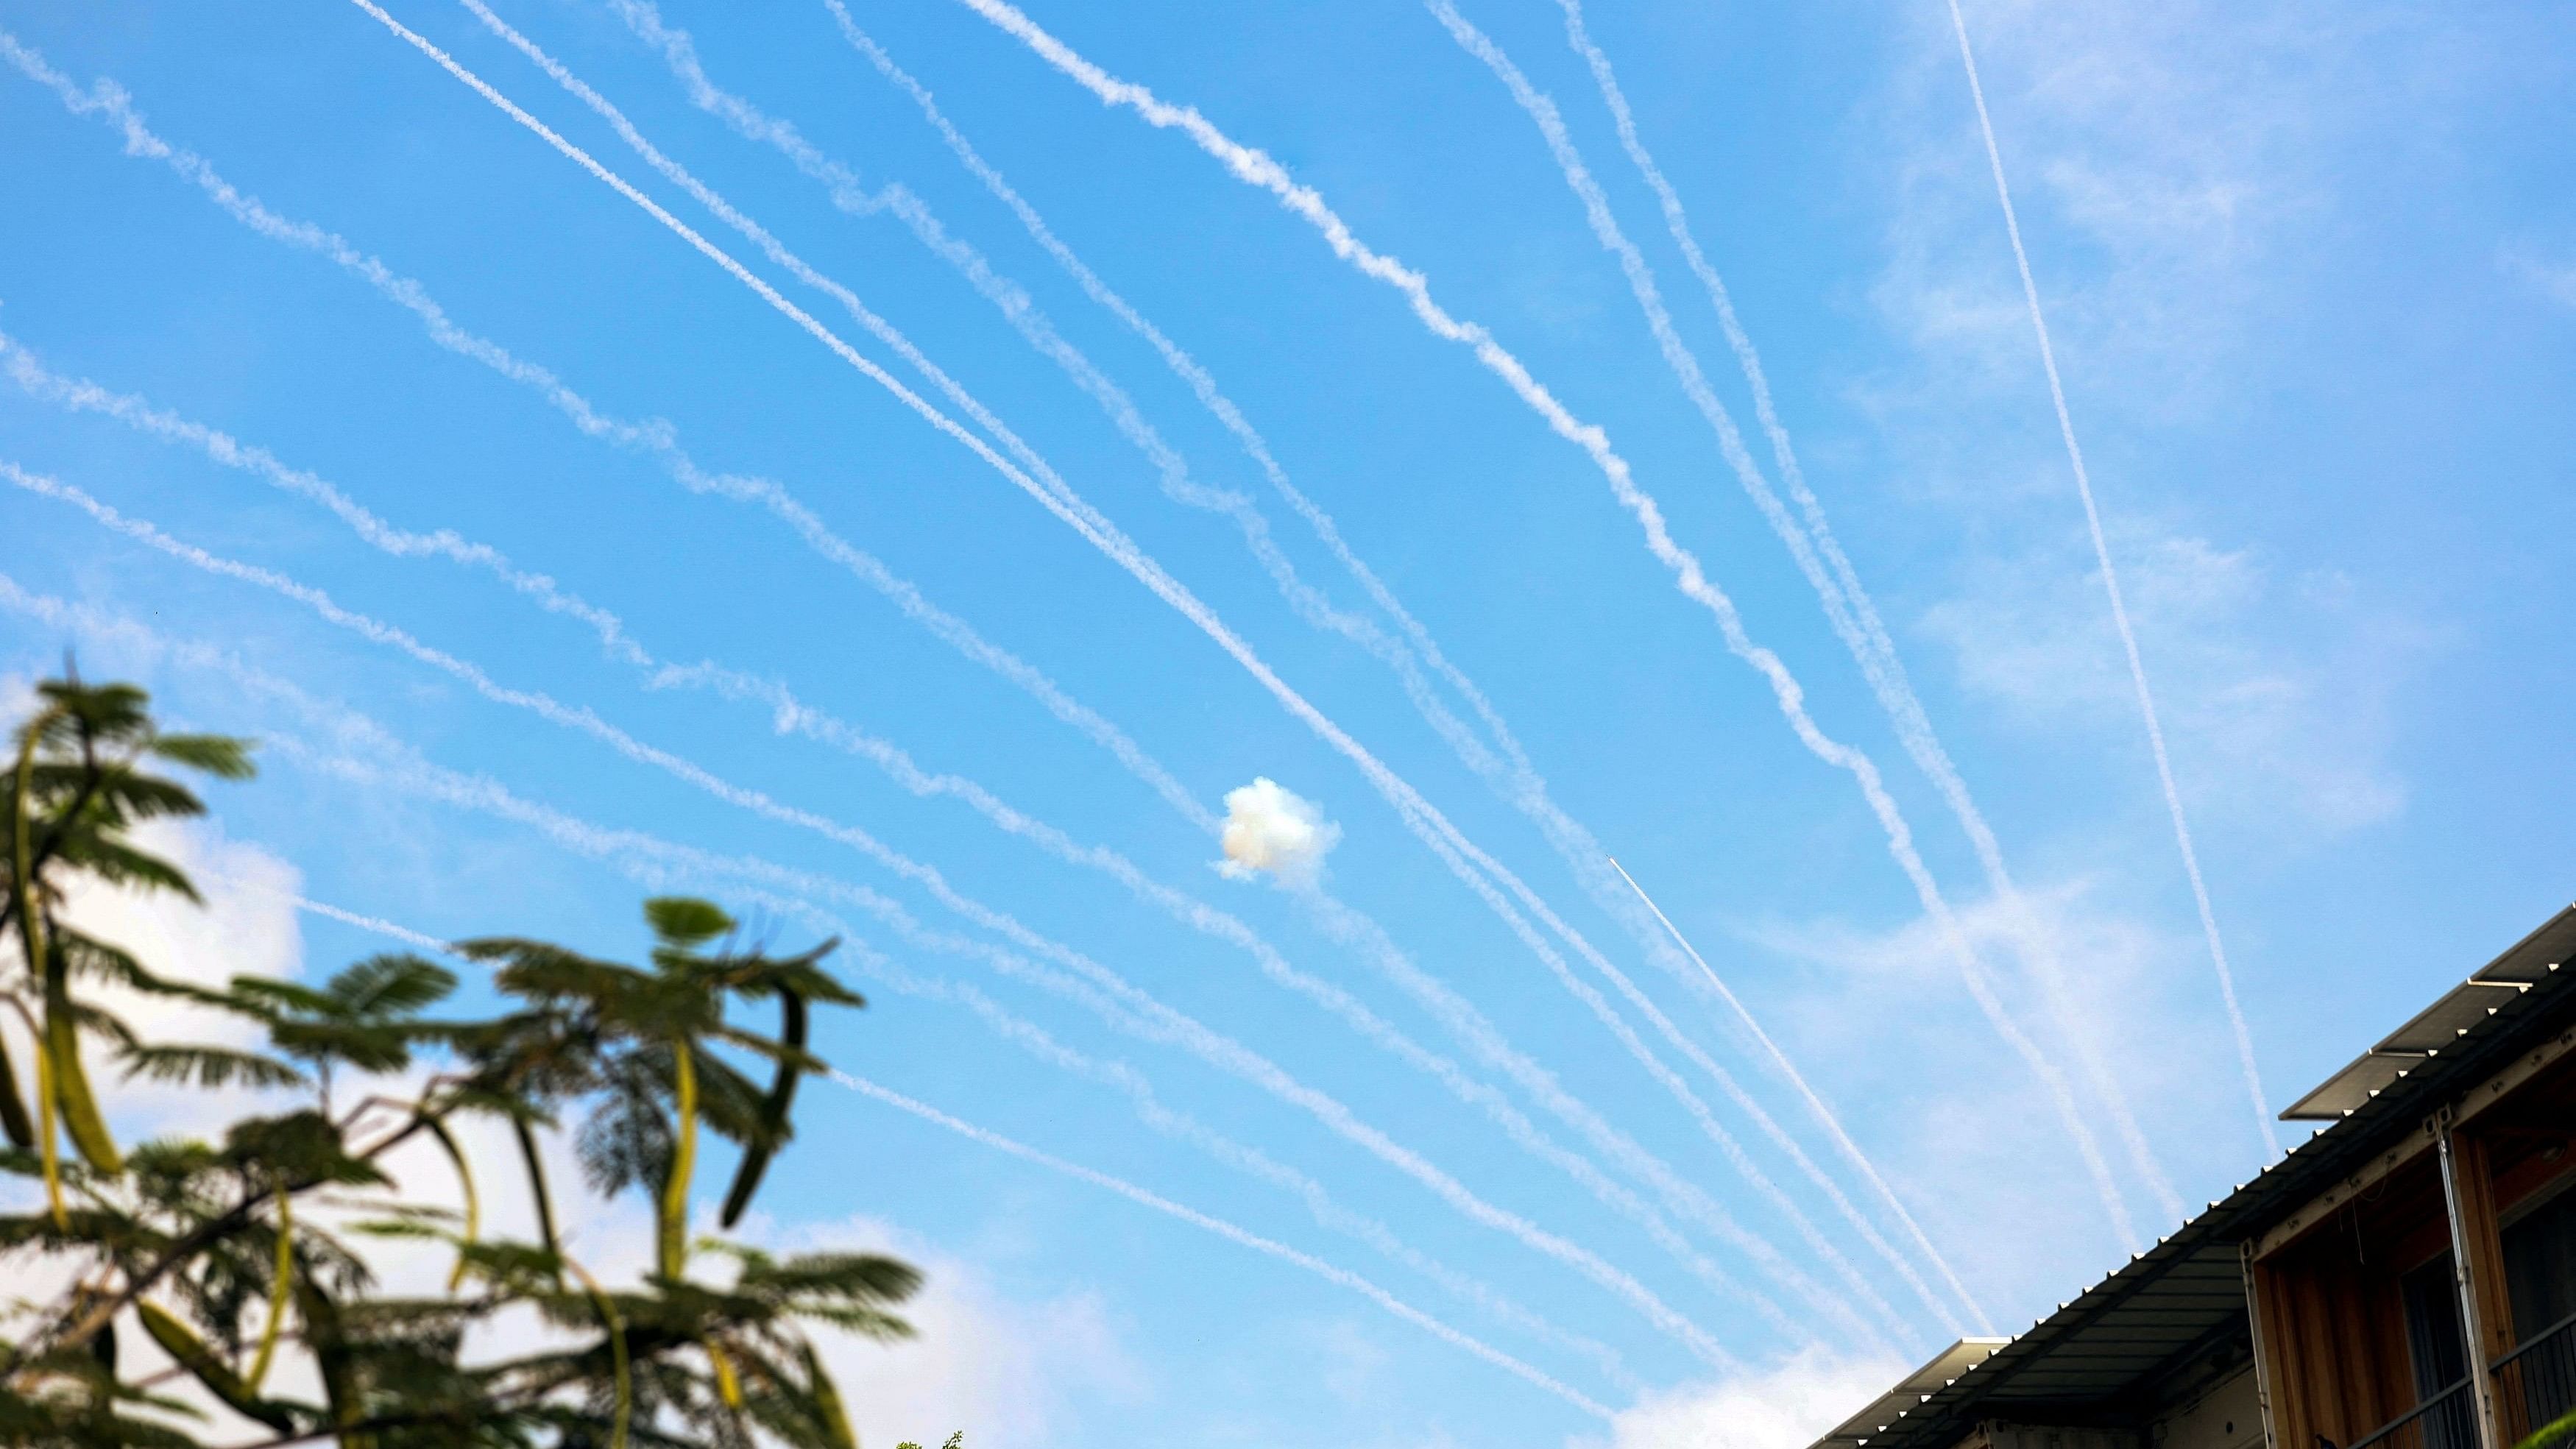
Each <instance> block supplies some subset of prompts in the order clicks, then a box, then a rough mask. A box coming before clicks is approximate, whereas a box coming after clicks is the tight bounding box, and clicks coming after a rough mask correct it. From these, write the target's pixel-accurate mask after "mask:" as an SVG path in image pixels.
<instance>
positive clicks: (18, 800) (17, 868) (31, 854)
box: [9, 706, 71, 1231]
mask: <svg viewBox="0 0 2576 1449" xmlns="http://www.w3.org/2000/svg"><path fill="white" fill-rule="evenodd" d="M60 712H61V711H60V707H59V706H57V707H56V708H55V709H51V710H47V711H45V712H44V713H43V714H40V715H38V716H36V717H35V718H34V719H32V720H29V721H28V722H27V737H26V739H25V740H24V741H22V742H21V743H20V744H19V746H18V769H17V772H16V773H15V774H13V775H11V776H10V777H9V850H10V854H9V887H10V892H11V894H12V895H13V896H14V897H15V905H16V907H17V911H18V944H19V946H20V947H22V948H23V949H24V950H25V952H26V956H27V979H28V980H30V981H37V980H42V979H44V976H45V958H46V954H47V953H46V951H45V916H44V912H43V911H42V910H41V909H39V907H40V906H42V904H43V902H42V901H41V900H40V899H39V897H38V892H37V890H36V865H35V857H36V832H35V828H34V823H33V822H32V821H31V820H30V819H29V818H28V814H27V790H28V779H29V777H30V776H31V775H33V774H34V773H35V766H36V741H37V739H38V737H40V736H41V735H43V734H44V732H45V726H46V725H48V724H50V723H52V722H53V718H54V716H55V715H56V714H58V713H60ZM29 1025H30V1026H31V1027H33V1026H34V1023H32V1022H31V1023H29ZM50 1025H51V1022H50V1021H49V1022H48V1023H47V1026H50ZM35 1034H36V1116H37V1118H38V1128H37V1131H38V1138H39V1141H40V1143H41V1144H42V1145H41V1148H40V1151H41V1152H42V1154H43V1156H44V1160H45V1202H46V1204H47V1205H48V1206H49V1207H51V1208H52V1209H53V1214H54V1226H55V1227H57V1228H60V1229H63V1230H64V1231H69V1230H70V1227H71V1223H70V1220H69V1219H68V1218H67V1217H66V1216H65V1215H64V1213H63V1172H62V1161H61V1158H60V1157H59V1156H58V1155H57V1154H58V1153H59V1152H60V1150H61V1149H60V1148H59V1147H58V1146H57V1145H56V1142H55V1138H54V1074H53V1071H52V1070H51V1064H52V1059H53V1058H52V1050H51V1043H50V1034H49V1033H48V1032H47V1031H46V1030H45V1029H44V1028H42V1027H38V1028H35ZM13 1095H14V1094H13Z"/></svg>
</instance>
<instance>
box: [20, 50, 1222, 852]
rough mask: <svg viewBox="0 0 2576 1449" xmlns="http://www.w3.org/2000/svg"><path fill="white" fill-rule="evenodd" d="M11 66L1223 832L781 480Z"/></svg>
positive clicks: (1142, 758) (39, 68)
mask: <svg viewBox="0 0 2576 1449" xmlns="http://www.w3.org/2000/svg"><path fill="white" fill-rule="evenodd" d="M0 59H6V60H7V61H8V62H9V63H10V64H11V65H12V66H13V67H14V68H16V69H17V70H18V71H19V72H20V73H21V74H23V75H25V76H26V77H27V78H28V79H30V80H32V81H34V82H35V83H36V84H38V85H41V86H43V87H45V88H46V89H48V90H50V91H52V92H53V93H54V95H55V96H56V98H57V99H59V100H60V101H61V102H62V104H63V106H64V107H65V109H67V110H69V111H71V112H72V113H73V114H74V115H78V116H84V117H89V118H92V119H97V120H100V121H103V122H104V123H106V124H107V125H109V126H110V127H112V128H114V129H115V130H117V131H118V132H119V133H121V134H122V135H123V137H124V139H125V150H126V154H128V155H131V156H136V157H140V158H143V159H146V160H153V161H158V162H160V163H162V164H163V165H165V166H167V167H169V168H170V169H171V170H172V171H173V172H175V173H176V174H177V175H178V176H179V177H180V178H181V179H183V180H185V181H187V182H188V183H190V184H191V185H193V186H195V187H197V189H198V190H200V191H202V192H204V193H205V195H206V196H207V198H208V199H209V200H211V201H213V202H214V203H215V204H216V205H217V206H218V207H220V208H222V209H223V211H224V212H225V213H226V214H228V215H230V216H231V217H232V218H233V219H234V220H236V221H238V222H240V223H241V224H242V225H244V226H246V227H248V228H250V229H251V230H252V231H254V232H256V233H258V234H259V235H261V236H264V237H267V238H269V239H270V240H272V241H276V242H278V243H280V244H282V245H285V246H291V247H294V248H297V249H298V250H302V251H307V252H312V253H314V254H317V255H319V256H321V257H323V258H325V259H326V260H328V261H330V262H331V263H332V264H333V265H335V266H337V267H339V268H340V269H341V270H343V271H346V272H348V273H349V274H351V275H352V276H355V277H357V278H358V279H359V280H360V281H363V282H365V283H366V284H367V286H368V287H369V288H370V289H372V290H373V291H375V292H376V293H377V294H378V295H379V296H381V297H383V298H384V299H385V300H387V301H389V302H391V303H393V304H394V305H395V306H398V307H400V308H402V309H403V310H405V311H407V312H410V313H411V314H412V315H413V316H415V317H417V318H418V319H419V320H420V323H421V327H422V329H423V331H425V332H426V333H427V334H428V336H429V338H430V340H431V341H432V342H434V343H436V344H437V345H438V346H440V347H442V348H444V349H446V350H448V351H450V352H453V353H455V354H457V355H458V356H460V357H464V358H467V359H470V360H472V361H474V362H477V363H480V364H482V365H483V366H485V367H487V368H489V369H491V370H492V371H493V372H495V373H498V374H499V375H501V376H502V377H504V378H507V379H508V380H510V381H511V382H514V383H517V384H519V385H520V386H522V387H526V388H528V389H530V390H531V391H533V392H535V393H537V394H538V395H539V396H541V397H543V398H544V399H545V400H546V402H547V404H548V405H549V406H551V407H553V408H554V409H555V410H556V411H557V412H559V413H561V414H563V416H564V417H565V418H566V420H568V421H569V422H571V423H572V425H573V426H574V427H575V428H576V429H578V430H579V431H580V432H581V433H582V434H583V435H584V436H587V437H591V438H594V439H597V440H599V441H602V442H605V443H608V444H610V445H612V446H615V447H618V448H621V449H626V450H629V451H633V452H639V453H642V454H645V455H647V456H649V457H650V458H652V459H653V460H654V461H655V462H656V463H657V464H659V465H660V466H661V467H662V469H663V470H664V471H665V472H666V473H667V474H668V475H669V476H670V477H671V479H672V480H673V481H674V482H677V483H678V484H680V485H681V486H682V487H683V488H685V489H687V490H688V491H690V492H692V493H700V494H711V495H714V496H716V497H720V498H724V499H727V500H730V501H732V502H736V503H746V504H750V505H752V506H755V507H758V508H760V509H763V510H764V511H766V512H768V513H769V514H770V515H771V516H772V517H775V518H777V519H778V520H779V521H780V522H782V523H784V524H786V525H787V526H788V528H789V529H791V530H792V531H794V532H795V534H796V535H797V537H798V538H799V539H800V540H802V541H803V542H804V543H805V545H806V546H807V547H809V548H811V549H812V550H813V551H814V552H816V553H817V554H819V555H821V556H822V557H823V558H825V559H826V560H828V561H830V562H831V563H833V564H835V565H837V566H838V567H840V568H842V569H843V570H845V571H846V572H848V573H849V574H850V575H851V576H852V577H854V578H856V579H858V580H859V581H860V582H861V583H863V584H865V585H867V586H868V587H869V588H870V589H872V590H874V591H875V592H876V593H878V594H879V595H881V596H882V597H884V598H885V599H886V601H887V602H889V603H891V604H893V605H894V606H895V608H896V609H897V610H898V611H900V612H901V613H902V614H903V615H904V617H905V618H907V619H909V620H911V621H912V622H914V623H915V624H918V625H919V626H921V627H922V628H924V629H926V630H928V631H929V632H930V633H931V634H932V635H933V636H934V637H936V638H938V639H939V640H940V641H941V642H942V643H945V644H947V645H948V646H949V647H950V648H952V649H955V650H956V651H957V652H958V653H959V654H961V655H964V656H965V657H966V658H967V659H969V660H971V661H972V662H974V663H975V664H977V665H980V666H982V667H983V668H985V669H988V670H990V671H992V672H993V673H995V674H997V675H1000V676H1001V677H1002V678H1004V679H1006V680H1008V681H1010V682H1011V683H1012V684H1013V685H1015V686H1017V687H1018V688H1019V689H1021V690H1022V691H1023V692H1025V693H1027V694H1028V695H1030V696H1031V697H1032V698H1034V699H1035V700H1037V701H1038V703H1039V704H1040V705H1041V706H1042V707H1044V708H1045V709H1046V710H1047V712H1048V713H1050V714H1052V715H1054V716H1055V717H1056V718H1057V719H1059V720H1061V721H1063V722H1064V723H1065V724H1068V725H1070V726H1072V727H1073V728H1074V729H1075V730H1077V731H1079V732H1080V733H1082V734H1083V735H1084V736H1085V737H1086V738H1088V739H1090V740H1091V741H1092V742H1093V743H1094V744H1097V745H1098V746H1100V748H1102V749H1103V750H1106V751H1107V752H1109V753H1110V754H1111V755H1112V756H1113V757H1115V758H1116V759H1117V760H1118V762H1119V763H1120V765H1121V766H1123V767H1124V768H1125V769H1126V770H1127V771H1128V773H1130V774H1132V775H1134V776H1135V777H1136V778H1137V779H1138V780H1140V781H1142V782H1143V783H1144V784H1145V785H1147V786H1148V787H1149V788H1151V789H1152V790H1153V791H1154V792H1155V793H1156V794H1157V795H1159V796H1161V797H1162V798H1163V800H1164V802H1165V803H1166V804H1169V805H1170V806H1171V807H1172V808H1173V809H1174V810H1176V811H1179V812H1180V813H1181V814H1182V815H1184V816H1186V817H1187V818H1189V819H1190V820H1191V821H1193V822H1194V823H1196V824H1197V825H1198V826H1199V827H1200V828H1201V829H1202V830H1203V831H1204V832H1205V833H1207V834H1210V835H1213V834H1215V833H1216V830H1217V818H1216V816H1215V814H1214V813H1213V812H1211V811H1210V810H1209V809H1208V808H1207V806H1206V805H1205V804H1204V803H1202V802H1201V801H1200V800H1199V798H1198V796H1197V795H1196V794H1195V793H1194V792H1192V791H1191V790H1190V789H1188V788H1187V787H1186V786H1184V785H1182V784H1181V783H1180V781H1179V780H1178V779H1176V778H1174V777H1173V775H1172V773H1171V772H1170V771H1169V770H1168V769H1166V768H1164V767H1163V766H1162V765H1161V764H1160V763H1158V762H1157V761H1155V760H1154V759H1153V757H1152V756H1150V755H1148V754H1146V753H1145V751H1144V749H1143V748H1142V747H1141V746H1140V745H1138V744H1137V743H1136V741H1135V740H1133V739H1131V738H1129V737H1128V736H1127V734H1126V733H1125V732H1124V731H1122V730H1120V729H1119V728H1118V727H1117V726H1116V725H1114V724H1111V723H1110V722H1109V721H1108V720H1107V719H1106V718H1104V717H1103V716H1102V715H1100V714H1099V712H1098V711H1096V710H1093V709H1091V708H1090V707H1088V706H1086V705H1083V704H1081V703H1080V702H1078V701H1076V700H1075V699H1073V698H1072V696H1070V695H1068V694H1067V693H1066V692H1065V691H1064V690H1063V688H1062V687H1060V686H1059V685H1057V684H1056V683H1055V681H1054V680H1052V679H1050V678H1049V677H1047V675H1046V674H1045V673H1044V672H1043V671H1041V670H1039V669H1038V668H1037V667H1036V666H1034V665H1032V664H1030V663H1029V662H1027V661H1026V660H1024V659H1021V658H1019V657H1018V656H1017V655H1014V654H1012V653H1011V652H1010V651H1008V650H1006V649H1003V648H1001V647H1000V646H998V645H996V644H994V643H992V642H991V641H990V640H987V639H985V638H984V637H983V636H982V635H981V634H979V633H977V632H976V631H975V630H974V629H973V628H972V627H971V626H969V625H968V624H967V623H966V622H965V621H964V620H963V619H960V618H958V617H957V616H956V615H954V614H951V613H949V612H948V611H946V610H944V609H942V608H940V607H938V606H937V605H935V604H933V603H932V602H930V600H929V599H928V598H927V597H926V596H924V595H923V593H922V592H921V590H920V588H919V587H918V586H916V585H914V584H913V583H912V582H911V581H910V580H908V579H905V578H903V577H901V576H900V575H898V574H896V573H895V572H894V571H893V570H892V569H890V568H888V567H887V566H886V565H885V563H884V562H883V561H882V560H880V559H878V558H877V557H876V556H875V555H873V554H870V553H868V552H867V551H866V550H864V549H861V548H859V547H858V546H857V545H855V544H853V543H851V542H850V541H849V540H847V539H846V538H843V537H842V536H841V535H840V534H838V533H836V532H834V531H833V530H832V528H831V527H830V526H829V525H828V524H826V523H825V522H824V521H823V519H822V516H821V515H820V514H818V513H816V512H815V511H814V510H813V509H812V508H811V507H810V506H808V505H807V504H805V503H804V502H803V501H802V500H801V499H799V498H798V497H796V495H795V494H793V493H791V492H789V491H788V490H787V489H786V488H785V487H784V486H782V485H781V484H779V483H777V482H776V481H775V480H772V479H768V478H761V477H756V476H752V475H746V474H739V473H727V472H719V471H715V470H711V469H708V468H706V467H704V466H703V465H701V464H700V463H699V462H698V461H697V460H696V459H695V458H694V457H693V456H691V455H690V454H689V453H688V451H687V450H686V449H684V448H682V447H681V446H680V443H679V439H678V435H677V433H676V430H674V429H673V428H672V427H671V425H670V424H668V423H666V422H664V421H662V420H660V419H651V420H648V421H644V422H633V421H628V420H624V419H620V418H616V417H613V416H611V415H609V414H607V413H605V412H603V411H601V410H600V409H599V408H598V407H597V406H595V405H594V404H593V403H592V402H591V401H590V399H588V398H587V397H584V396H583V395H582V394H580V393H578V392H575V391H574V390H573V389H572V388H570V387H568V386H566V385H565V384H564V382H563V380H562V379H561V378H559V377H557V376H556V375H555V374H554V373H553V372H552V371H550V370H548V369H546V368H544V367H541V366H539V365H537V364H536V363H533V362H530V361H528V360H526V359H524V358H521V357H519V356H517V355H515V354H513V353H511V352H510V351H509V350H508V349H506V348H504V347H502V346H501V345H500V344H498V343H496V342H494V341H492V340H491V339H489V338H487V337H481V336H478V335H476V334H474V333H471V332H468V331H466V330H465V329H464V328H462V327H459V326H458V325H457V324H456V323H455V321H454V320H453V319H451V318H450V317H449V316H448V315H447V312H446V310H445V309H444V308H442V307H440V306H439V305H438V303H437V302H436V301H435V300H434V299H433V298H431V297H430V295H429V292H428V290H427V289H426V288H425V287H423V286H422V285H421V284H420V282H418V281H417V280H415V279H413V278H410V277H405V276H401V275H399V274H397V273H395V272H394V271H393V270H392V269H391V268H390V267H388V266H386V265H385V263H384V262H383V261H382V260H381V259H379V258H377V257H375V256H372V255H370V254H368V253H366V252H363V251H361V250H359V249H358V248H357V247H356V246H354V245H353V244H351V243H350V242H349V241H348V239H347V238H345V237H342V236H340V235H338V234H337V233H334V232H331V231H328V230H325V229H324V228H322V227H320V226H317V225H315V224H314V223H312V222H308V221H296V220H292V219H290V218H287V217H284V216H281V215H279V214H278V213H276V212H275V211H272V210H270V209H269V208H268V207H267V206H265V205H263V204H261V203H260V202H259V201H258V200H257V199H256V198H253V197H250V196H247V195H245V194H243V193H242V192H241V191H240V189H238V188H237V187H235V186H233V185H232V184H231V183H230V182H228V181H226V180H225V179H224V178H223V177H222V175H221V174H219V173H218V172H216V171H215V169H214V168H213V166H212V165H210V164H209V163H208V162H207V161H206V159H205V158H204V157H202V156H200V155H198V154H197V153H196V152H194V151H190V150H187V149H185V148H183V147H178V146H173V145H172V144H170V143H169V142H168V141H167V140H164V139H163V138H162V137H160V136H158V135H156V134H154V133H153V132H152V130H151V129H150V128H149V127H148V126H146V125H145V124H144V122H143V117H142V115H141V114H140V113H139V112H137V111H136V110H135V108H134V105H133V103H132V102H131V101H130V100H129V99H128V98H127V96H126V94H125V92H124V90H123V89H122V88H120V87H118V86H117V85H116V84H115V83H114V82H111V81H101V82H99V83H98V85H97V86H95V87H94V88H92V89H90V90H87V91H84V90H82V89H81V88H80V87H78V86H76V85H74V84H73V83H72V81H71V79H70V78H69V77H67V76H65V75H63V74H62V73H61V72H60V71H58V70H55V69H54V68H53V67H52V66H51V65H49V64H47V63H46V61H45V59H44V57H42V56H41V55H39V54H37V53H36V52H35V51H33V50H31V49H29V48H28V47H27V46H25V45H23V44H21V43H20V42H19V41H18V40H17V38H16V37H14V36H12V35H10V34H9V33H8V32H6V31H5V30H0Z"/></svg>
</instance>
